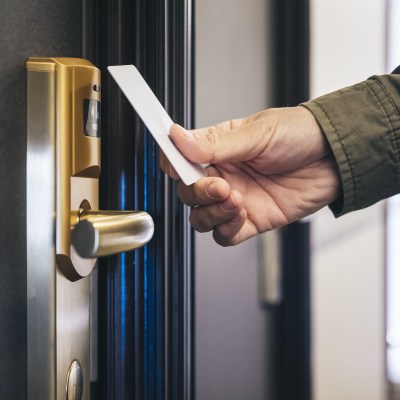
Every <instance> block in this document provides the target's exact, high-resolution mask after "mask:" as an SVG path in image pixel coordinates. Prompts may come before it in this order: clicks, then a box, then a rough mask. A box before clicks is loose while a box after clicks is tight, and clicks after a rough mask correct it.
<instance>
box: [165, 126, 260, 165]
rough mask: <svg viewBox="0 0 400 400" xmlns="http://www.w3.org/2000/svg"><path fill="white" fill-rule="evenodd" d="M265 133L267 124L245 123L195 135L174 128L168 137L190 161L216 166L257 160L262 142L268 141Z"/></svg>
mask: <svg viewBox="0 0 400 400" xmlns="http://www.w3.org/2000/svg"><path fill="white" fill-rule="evenodd" d="M265 133H266V128H265V121H264V120H257V121H252V122H249V123H248V122H247V120H246V119H242V120H234V121H227V122H226V123H222V124H219V125H216V126H211V127H208V128H203V129H196V130H193V131H188V130H186V129H184V128H182V127H181V126H180V125H177V124H174V125H172V127H171V129H170V131H169V136H170V138H171V140H172V141H173V142H174V144H175V146H176V147H177V148H178V149H179V151H180V152H181V153H182V154H183V155H184V156H185V157H186V158H187V159H188V160H190V161H192V162H195V163H207V164H216V163H220V162H237V161H247V160H251V159H253V158H255V157H256V156H257V155H258V154H259V153H260V146H262V141H265ZM263 137H264V139H263V140H262V138H263ZM261 148H262V147H261Z"/></svg>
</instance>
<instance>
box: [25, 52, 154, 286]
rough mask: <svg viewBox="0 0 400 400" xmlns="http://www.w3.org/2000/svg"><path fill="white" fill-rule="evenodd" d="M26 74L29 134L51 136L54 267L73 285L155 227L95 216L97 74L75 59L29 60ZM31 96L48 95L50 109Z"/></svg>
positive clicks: (136, 219)
mask: <svg viewBox="0 0 400 400" xmlns="http://www.w3.org/2000/svg"><path fill="white" fill-rule="evenodd" d="M27 70H28V80H29V81H30V84H29V90H30V91H31V93H28V101H30V102H32V104H31V105H30V106H29V107H28V112H30V113H39V114H40V115H41V118H33V115H28V120H31V121H37V123H36V126H31V127H30V129H33V130H34V129H38V130H40V129H41V126H40V125H41V124H44V125H46V127H48V126H52V127H53V128H54V131H55V141H56V143H55V149H56V154H55V168H56V182H55V185H56V216H55V218H56V224H55V225H56V232H55V248H56V258H57V264H58V267H59V268H60V270H61V271H62V272H63V274H64V275H65V276H66V277H67V278H68V279H69V280H71V281H76V280H78V279H80V278H83V277H85V276H87V275H88V274H90V272H91V271H92V269H93V267H94V265H95V262H96V257H99V256H106V255H110V254H115V253H118V252H123V251H128V250H133V249H135V248H138V247H141V246H143V245H145V244H146V243H147V242H148V241H149V240H150V239H151V238H152V235H153V231H154V224H153V220H152V218H151V217H150V215H148V214H147V213H145V212H138V211H131V212H127V211H95V210H98V187H99V183H98V180H99V176H100V170H101V163H100V146H101V132H100V113H101V111H100V106H101V103H100V101H101V97H100V95H101V85H100V84H101V82H100V71H99V69H97V68H96V67H95V66H94V65H93V64H91V63H90V62H89V61H86V60H83V59H78V58H30V59H29V61H28V62H27ZM43 74H46V75H45V76H46V79H45V80H43ZM43 82H46V84H45V85H43ZM35 96H48V99H49V101H48V104H49V109H48V110H39V109H36V108H35V104H34V101H35ZM38 173H40V171H38ZM71 238H72V239H71ZM71 244H73V245H71Z"/></svg>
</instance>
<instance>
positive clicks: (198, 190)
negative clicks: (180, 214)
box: [178, 177, 231, 207]
mask: <svg viewBox="0 0 400 400" xmlns="http://www.w3.org/2000/svg"><path fill="white" fill-rule="evenodd" d="M230 194H231V189H230V187H229V184H228V182H226V181H225V180H224V179H222V178H218V177H207V178H202V179H199V180H198V181H197V182H196V183H194V184H193V185H191V186H185V185H184V184H183V183H182V182H179V184H178V196H179V198H180V199H181V200H182V202H183V203H185V204H186V205H188V206H190V207H194V206H199V205H201V206H204V205H208V204H213V203H216V202H221V201H223V200H225V199H227V198H228V196H229V195H230Z"/></svg>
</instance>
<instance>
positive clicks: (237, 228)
mask: <svg viewBox="0 0 400 400" xmlns="http://www.w3.org/2000/svg"><path fill="white" fill-rule="evenodd" d="M246 219H247V212H246V210H245V209H244V208H243V209H242V210H241V211H240V212H239V214H237V215H235V216H234V217H233V218H231V219H230V220H228V221H227V222H225V223H223V224H220V225H218V226H216V227H215V229H214V231H213V237H214V240H215V241H216V242H217V243H218V244H219V245H221V246H235V245H237V244H239V243H241V242H243V240H246V239H248V237H249V236H245V232H244V231H245V229H244V228H245V225H246Z"/></svg>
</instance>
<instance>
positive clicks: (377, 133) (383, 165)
mask: <svg viewBox="0 0 400 400" xmlns="http://www.w3.org/2000/svg"><path fill="white" fill-rule="evenodd" d="M302 106H304V107H306V108H307V109H308V110H310V111H311V112H312V113H313V114H314V116H315V118H316V119H317V121H318V123H319V124H320V126H321V128H322V130H323V132H324V134H325V136H326V138H327V140H328V142H329V144H330V146H331V149H332V151H333V154H334V156H335V159H336V162H337V164H338V168H339V172H340V176H341V181H342V196H341V197H340V198H339V199H338V200H336V201H335V202H334V203H333V204H331V209H332V211H333V212H334V213H335V215H336V216H340V215H343V214H345V213H347V212H350V211H354V210H358V209H361V208H364V207H367V206H369V205H372V204H374V203H376V202H377V201H379V200H382V199H384V198H387V197H390V196H391V195H394V194H396V193H399V192H400V113H399V110H400V75H395V74H393V75H383V76H374V77H372V78H370V79H368V80H367V81H365V82H361V83H359V84H356V85H353V86H350V87H348V88H345V89H341V90H338V91H336V92H333V93H330V94H328V95H325V96H322V97H319V98H317V99H315V100H312V101H309V102H307V103H303V104H302Z"/></svg>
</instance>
